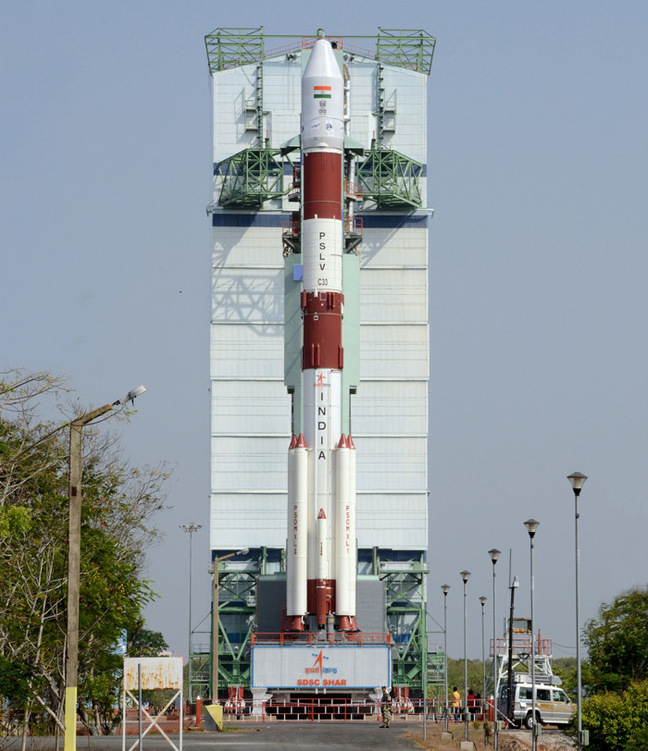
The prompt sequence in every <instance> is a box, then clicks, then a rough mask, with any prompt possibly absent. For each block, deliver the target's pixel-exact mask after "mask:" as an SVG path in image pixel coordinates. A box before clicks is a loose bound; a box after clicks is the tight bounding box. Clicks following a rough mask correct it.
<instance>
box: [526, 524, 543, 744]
mask: <svg viewBox="0 0 648 751" xmlns="http://www.w3.org/2000/svg"><path fill="white" fill-rule="evenodd" d="M539 524H540V522H538V521H536V520H535V519H527V520H526V521H525V522H524V526H525V527H526V528H527V532H528V533H529V578H530V582H531V717H532V724H531V749H532V751H536V748H537V747H538V730H539V726H538V721H537V716H536V681H535V633H536V627H535V616H534V613H533V608H534V604H535V589H534V581H533V540H534V538H535V533H536V530H537V529H538V525H539Z"/></svg>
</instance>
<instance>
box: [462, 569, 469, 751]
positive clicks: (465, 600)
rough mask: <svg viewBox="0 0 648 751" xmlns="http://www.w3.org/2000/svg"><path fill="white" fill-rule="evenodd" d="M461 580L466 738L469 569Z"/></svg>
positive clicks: (465, 734) (465, 729)
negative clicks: (462, 593)
mask: <svg viewBox="0 0 648 751" xmlns="http://www.w3.org/2000/svg"><path fill="white" fill-rule="evenodd" d="M460 573H461V578H462V580H463V585H464V586H463V592H464V595H463V617H464V740H466V741H467V740H468V592H467V587H466V585H467V584H468V578H469V577H470V571H461V572H460Z"/></svg>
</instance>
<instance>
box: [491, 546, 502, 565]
mask: <svg viewBox="0 0 648 751" xmlns="http://www.w3.org/2000/svg"><path fill="white" fill-rule="evenodd" d="M501 552H502V551H501V550H498V549H497V548H493V549H492V550H489V551H488V555H489V556H490V557H491V561H493V566H494V565H495V564H496V563H497V559H498V558H499V557H500V553H501Z"/></svg>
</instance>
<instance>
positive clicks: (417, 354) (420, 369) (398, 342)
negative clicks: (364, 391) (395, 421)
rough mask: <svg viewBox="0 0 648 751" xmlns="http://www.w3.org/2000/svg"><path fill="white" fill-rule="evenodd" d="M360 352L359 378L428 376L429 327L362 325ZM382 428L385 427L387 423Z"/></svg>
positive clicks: (425, 377)
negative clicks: (360, 372) (360, 373)
mask: <svg viewBox="0 0 648 751" xmlns="http://www.w3.org/2000/svg"><path fill="white" fill-rule="evenodd" d="M360 353H361V358H362V359H361V361H360V363H361V369H362V380H364V379H367V378H369V379H376V378H378V379H380V378H391V379H394V378H395V379H397V380H398V379H403V378H404V376H406V377H408V378H415V379H427V377H428V328H427V325H426V324H420V325H412V326H409V327H405V326H389V325H376V326H370V325H361V327H360ZM385 429H386V430H388V428H387V426H385Z"/></svg>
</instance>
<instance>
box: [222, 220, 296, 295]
mask: <svg viewBox="0 0 648 751" xmlns="http://www.w3.org/2000/svg"><path fill="white" fill-rule="evenodd" d="M232 221H234V218H232ZM277 225H278V226H276V227H254V226H253V227H236V226H234V227H217V228H215V229H214V252H213V257H212V265H213V269H214V270H213V277H212V284H213V285H214V292H217V291H218V278H219V277H218V275H219V273H222V271H223V270H224V269H240V270H241V271H245V269H249V270H254V269H256V268H262V269H263V268H265V269H268V268H270V269H275V268H279V267H280V266H282V264H281V223H280V219H279V220H278V221H277Z"/></svg>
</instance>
